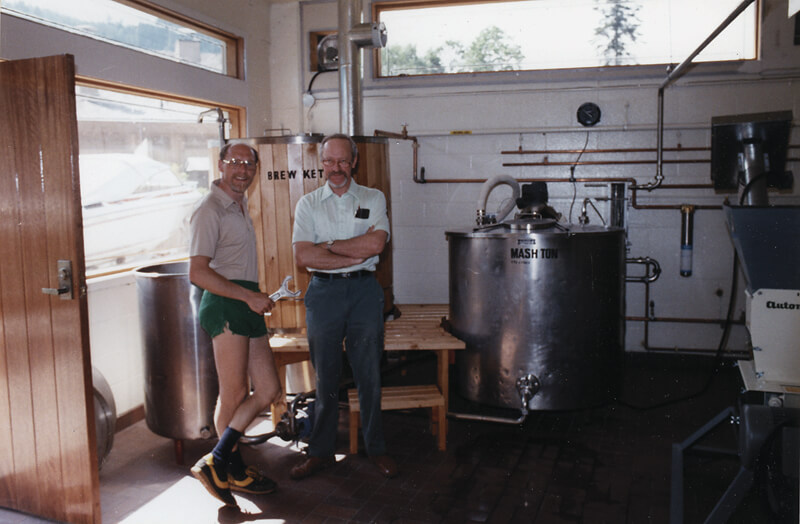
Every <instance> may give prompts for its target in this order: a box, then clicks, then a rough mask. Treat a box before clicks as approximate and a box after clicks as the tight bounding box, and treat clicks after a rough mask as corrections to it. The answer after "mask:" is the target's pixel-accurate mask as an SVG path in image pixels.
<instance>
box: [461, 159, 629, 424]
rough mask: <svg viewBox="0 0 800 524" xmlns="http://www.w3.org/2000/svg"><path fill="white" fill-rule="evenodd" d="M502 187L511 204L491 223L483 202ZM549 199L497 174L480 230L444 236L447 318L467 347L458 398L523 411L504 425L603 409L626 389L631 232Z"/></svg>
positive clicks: (540, 186) (484, 194)
mask: <svg viewBox="0 0 800 524" xmlns="http://www.w3.org/2000/svg"><path fill="white" fill-rule="evenodd" d="M500 184H507V185H509V186H511V188H512V191H513V197H512V203H511V204H510V205H509V204H508V203H506V204H505V205H504V207H503V209H502V210H501V211H500V212H499V213H498V214H497V215H495V216H492V215H490V214H488V213H486V201H487V199H488V196H489V193H490V192H491V191H492V189H493V188H494V187H496V186H498V185H500ZM547 200H548V194H547V186H546V184H544V183H534V184H526V185H524V186H522V187H521V188H520V187H519V186H518V183H517V181H516V180H515V179H514V178H512V177H510V176H506V175H500V176H498V177H494V178H492V179H489V180H488V181H487V182H486V183H485V184H484V186H483V189H482V191H481V195H480V199H479V201H478V206H477V225H476V226H473V227H471V228H469V229H465V230H453V231H447V232H446V233H445V236H446V238H447V241H448V252H449V262H448V263H449V299H450V311H449V313H450V315H449V318H450V323H451V326H452V332H453V334H454V335H455V336H457V337H458V338H460V339H461V340H463V341H464V342H465V343H466V349H465V350H464V351H459V352H457V355H456V379H457V387H458V391H459V393H460V394H461V395H462V396H464V397H465V398H467V399H469V400H472V401H475V402H478V403H480V404H484V405H489V406H494V407H501V408H511V409H518V410H520V412H521V416H520V418H518V419H517V420H511V419H505V418H504V419H503V420H497V421H498V422H512V423H518V422H520V421H521V420H523V419H524V417H525V415H526V414H527V412H528V410H540V409H571V408H582V407H589V406H594V405H598V404H601V403H603V402H606V401H609V400H611V399H612V398H613V397H614V396H615V394H616V390H617V386H618V382H619V377H620V373H619V372H620V359H621V357H622V354H623V353H622V352H623V348H624V332H625V322H624V318H625V317H624V312H625V293H624V286H625V232H624V229H623V228H620V227H605V226H599V225H589V224H588V223H587V221H581V222H583V223H579V224H572V223H569V222H566V221H564V220H563V218H562V216H561V214H560V213H558V212H556V210H555V209H553V208H552V207H550V206H549V205H548V203H547ZM515 207H516V212H515V213H513V214H512V211H513V210H514V208H515ZM506 216H510V217H511V218H508V219H506ZM451 415H452V416H456V417H459V416H460V415H464V414H454V413H451ZM463 418H475V417H473V416H466V417H463ZM478 418H480V419H481V420H487V417H478ZM488 418H490V419H492V420H494V419H495V417H488Z"/></svg>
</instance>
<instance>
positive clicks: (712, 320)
mask: <svg viewBox="0 0 800 524" xmlns="http://www.w3.org/2000/svg"><path fill="white" fill-rule="evenodd" d="M625 320H628V321H630V322H666V323H674V324H719V325H724V324H725V319H717V318H681V317H625ZM731 324H739V325H744V320H733V321H731Z"/></svg>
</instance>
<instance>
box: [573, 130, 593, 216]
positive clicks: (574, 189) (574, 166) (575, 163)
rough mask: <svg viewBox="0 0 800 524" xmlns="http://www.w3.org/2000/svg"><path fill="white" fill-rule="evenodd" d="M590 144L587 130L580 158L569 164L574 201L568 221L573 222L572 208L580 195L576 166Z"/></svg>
mask: <svg viewBox="0 0 800 524" xmlns="http://www.w3.org/2000/svg"><path fill="white" fill-rule="evenodd" d="M588 145H589V132H588V131H587V132H586V140H585V141H584V142H583V148H582V149H581V152H580V153H578V158H576V159H575V162H574V163H573V164H572V165H571V166H569V181H570V182H572V202H571V203H570V204H569V218H568V222H569V223H570V224H571V223H572V208H573V207H574V206H575V198H576V197H577V195H578V188H577V184H576V181H575V168H576V167H577V166H578V162H580V161H581V157H582V156H583V153H584V151H586V146H588Z"/></svg>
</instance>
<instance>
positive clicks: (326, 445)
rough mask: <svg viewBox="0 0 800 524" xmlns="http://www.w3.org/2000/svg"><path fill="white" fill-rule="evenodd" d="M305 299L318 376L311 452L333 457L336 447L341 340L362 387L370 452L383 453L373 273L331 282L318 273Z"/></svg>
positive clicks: (377, 289)
mask: <svg viewBox="0 0 800 524" xmlns="http://www.w3.org/2000/svg"><path fill="white" fill-rule="evenodd" d="M304 303H305V306H306V327H307V329H308V347H309V351H310V353H311V363H312V365H313V366H314V371H315V373H316V375H317V397H316V405H315V408H314V427H313V429H312V432H311V438H310V441H309V450H308V451H309V455H311V456H314V457H330V456H332V455H333V454H334V452H335V451H336V433H337V429H338V425H339V382H340V380H341V374H342V341H343V340H344V341H345V347H346V348H347V358H348V361H349V362H350V367H351V369H352V370H353V378H354V380H355V383H356V388H357V389H358V400H359V403H360V405H361V425H362V430H363V433H364V444H365V447H366V450H367V454H368V455H370V456H377V455H384V454H385V453H386V442H385V441H384V436H383V422H382V420H381V375H380V364H381V356H382V354H383V289H382V288H381V286H380V284H379V283H378V281H377V280H376V279H375V277H374V276H371V275H369V276H363V277H359V278H352V279H333V280H328V279H322V278H318V277H314V278H312V279H311V283H310V284H309V286H308V291H307V292H306V295H305V298H304Z"/></svg>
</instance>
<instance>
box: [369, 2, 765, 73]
mask: <svg viewBox="0 0 800 524" xmlns="http://www.w3.org/2000/svg"><path fill="white" fill-rule="evenodd" d="M739 3H740V0H714V1H698V0H527V1H505V2H501V1H494V2H491V1H490V2H477V3H476V2H470V3H466V2H465V3H463V4H461V5H458V4H456V3H454V2H441V1H439V2H430V3H423V4H424V5H423V6H421V7H420V3H419V2H417V3H415V4H414V7H412V8H409V7H408V4H404V3H401V2H386V3H376V4H374V6H375V9H376V12H377V16H378V18H379V20H380V21H381V22H384V23H385V24H386V29H387V32H388V35H389V38H388V45H387V46H386V47H385V48H383V49H382V50H381V52H380V62H381V67H380V71H381V76H408V75H426V74H444V73H464V72H482V71H519V70H542V69H564V68H581V67H602V66H623V65H644V64H667V63H679V62H682V61H683V60H684V59H685V58H686V57H687V56H689V54H690V53H692V52H693V51H694V50H695V49H696V48H697V47H698V46H699V45H700V44H701V43H702V42H703V41H704V40H705V39H706V38H707V37H708V35H710V34H711V32H712V31H713V30H714V29H716V28H717V27H718V26H719V25H720V24H721V23H722V21H723V20H725V18H726V17H727V16H728V15H729V14H730V13H731V12H732V11H733V10H734V9H735V8H736V7H737V6H738V5H739ZM755 57H756V4H755V3H753V4H752V5H750V7H748V8H747V10H746V11H745V12H744V13H742V14H741V15H740V16H739V17H738V18H737V19H736V20H735V21H734V22H733V23H732V24H731V25H730V26H729V27H728V28H727V29H726V30H725V31H724V32H723V33H722V34H720V35H719V36H718V37H717V38H716V39H715V40H714V41H713V42H712V43H711V44H710V45H709V46H708V47H707V48H706V49H705V50H704V51H703V53H701V54H700V55H699V56H698V58H697V59H696V61H718V60H741V59H753V58H755Z"/></svg>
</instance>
